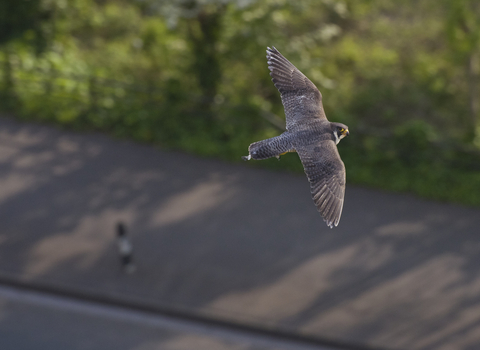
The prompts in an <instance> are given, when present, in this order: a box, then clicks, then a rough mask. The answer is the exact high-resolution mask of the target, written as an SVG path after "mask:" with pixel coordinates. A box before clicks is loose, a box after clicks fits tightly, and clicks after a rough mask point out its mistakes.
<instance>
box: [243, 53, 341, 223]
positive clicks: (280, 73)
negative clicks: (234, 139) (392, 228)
mask: <svg viewBox="0 0 480 350" xmlns="http://www.w3.org/2000/svg"><path fill="white" fill-rule="evenodd" d="M267 59H268V68H269V69H270V75H271V77H272V81H273V83H274V84H275V86H276V88H277V89H278V91H279V92H280V96H281V98H282V103H283V106H284V108H285V118H286V127H287V131H285V132H284V133H283V134H281V135H279V136H276V137H273V138H270V139H267V140H262V141H258V142H254V143H252V144H251V145H250V146H249V148H248V150H249V155H248V156H247V157H243V159H245V160H249V159H266V158H270V157H275V156H277V157H278V156H279V155H281V154H283V153H285V152H291V151H296V152H297V153H298V155H299V157H300V160H301V161H302V164H303V168H304V169H305V174H306V175H307V178H308V181H309V182H310V192H311V194H312V199H313V201H314V203H315V206H316V207H317V210H318V211H319V212H320V215H321V216H322V218H323V219H324V220H325V222H326V223H327V225H328V226H329V227H330V228H332V227H333V226H337V225H338V223H339V221H340V216H341V215H342V208H343V200H344V196H345V165H344V164H343V162H342V160H341V158H340V155H339V153H338V150H337V146H336V143H338V141H340V139H341V138H342V137H345V136H346V135H348V127H347V126H346V125H344V124H340V123H331V122H329V121H328V120H327V117H326V116H325V113H324V111H323V105H322V95H321V93H320V91H318V89H317V88H316V87H315V85H314V84H313V83H312V82H311V81H310V80H309V79H308V78H307V77H306V76H305V75H303V74H302V72H300V71H299V70H298V69H297V68H295V66H294V65H293V64H291V63H290V62H289V61H288V60H287V59H286V58H285V57H283V56H282V54H281V53H280V52H279V51H278V50H277V49H276V48H275V47H273V48H268V49H267ZM340 133H341V134H340Z"/></svg>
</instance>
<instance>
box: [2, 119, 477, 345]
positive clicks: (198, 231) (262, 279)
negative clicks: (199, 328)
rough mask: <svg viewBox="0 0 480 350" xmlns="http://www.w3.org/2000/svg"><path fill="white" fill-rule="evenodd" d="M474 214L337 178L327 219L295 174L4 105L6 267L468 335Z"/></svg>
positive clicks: (306, 318) (470, 340) (121, 289)
mask: <svg viewBox="0 0 480 350" xmlns="http://www.w3.org/2000/svg"><path fill="white" fill-rule="evenodd" d="M252 141H255V140H252ZM353 141H354V139H349V142H353ZM247 147H248V145H246V146H245V149H247ZM339 150H340V153H341V144H340V145H339ZM239 156H240V155H239ZM287 156H293V157H296V155H295V154H289V155H287ZM273 161H276V160H273ZM346 167H347V172H348V164H346ZM119 221H122V222H124V223H125V224H126V225H127V227H128V229H129V234H130V237H131V241H132V243H133V250H134V252H133V254H134V261H135V263H136V266H137V270H136V272H135V273H133V274H125V273H123V272H122V271H121V269H120V264H119V257H118V252H117V246H116V241H115V231H114V228H115V225H116V224H117V222H119ZM479 226H480V210H479V209H476V208H467V207H463V206H459V205H453V204H445V203H437V202H431V201H426V200H422V199H418V198H416V197H414V196H409V195H399V194H390V193H384V192H380V191H375V190H370V189H364V188H358V187H354V186H351V185H348V184H347V192H346V199H345V206H344V209H343V215H342V219H341V221H340V224H339V226H338V227H337V228H334V229H330V228H328V227H327V226H326V225H325V223H324V222H323V220H322V219H321V217H320V215H319V214H318V213H317V211H316V209H315V207H314V205H313V202H312V200H311V198H310V193H309V185H308V181H307V180H306V177H305V176H304V175H302V174H290V173H279V172H272V171H267V170H262V169H258V168H254V167H252V166H250V165H249V164H248V163H238V164H229V163H225V162H221V161H218V160H212V159H202V158H199V157H194V156H191V155H187V154H183V153H179V152H166V151H162V150H160V149H157V148H155V147H150V146H145V145H139V144H135V143H132V142H127V141H119V140H114V139H111V138H109V137H107V136H104V135H100V134H95V133H83V134H81V133H73V132H66V131H62V130H59V129H56V128H54V127H47V126H41V125H37V124H31V123H20V122H17V121H15V120H13V119H8V118H0V282H1V281H2V280H3V281H12V280H16V281H20V282H21V283H23V284H25V285H28V284H31V285H32V286H33V285H37V286H38V285H41V286H47V287H48V288H52V289H56V290H60V291H61V290H67V291H68V290H69V291H77V292H79V293H82V294H83V295H95V296H101V297H102V298H106V299H108V298H112V299H115V300H124V301H125V302H140V303H142V305H151V306H152V308H158V309H162V308H163V309H170V310H182V312H190V313H192V314H195V315H200V316H205V317H208V318H214V319H220V320H225V321H228V322H233V323H238V324H243V325H250V326H253V327H255V326H261V327H266V328H268V329H273V330H275V329H278V330H280V331H287V332H294V333H297V334H304V335H306V336H309V337H316V338H319V339H325V340H328V341H333V342H337V341H338V342H339V343H346V344H362V345H367V346H374V347H379V348H385V349H440V350H447V349H455V350H461V349H465V350H466V349H478V348H480V239H479V236H480V229H479ZM0 316H1V317H0V331H1V329H3V327H5V326H6V325H7V324H8V313H6V311H5V307H4V306H2V304H1V303H0ZM137 345H138V344H137ZM139 348H140V347H139ZM132 349H133V348H132Z"/></svg>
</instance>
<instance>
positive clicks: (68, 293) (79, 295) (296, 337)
mask: <svg viewBox="0 0 480 350" xmlns="http://www.w3.org/2000/svg"><path fill="white" fill-rule="evenodd" d="M0 286H3V287H9V288H15V289H17V290H19V291H25V292H36V293H42V294H44V295H46V296H50V297H59V298H63V299H70V300H72V301H79V302H88V303H90V304H97V305H98V306H111V307H115V308H119V309H123V310H126V311H129V310H130V311H136V312H142V313H145V314H147V315H152V316H154V315H157V316H161V317H166V318H169V319H171V320H172V321H181V322H186V323H189V324H192V325H198V326H208V327H210V328H213V329H218V330H223V331H227V332H231V333H237V334H240V335H244V336H246V337H249V336H251V337H255V338H263V339H265V340H267V341H268V340H270V341H275V342H286V343H289V344H290V345H292V346H293V347H294V346H295V344H297V345H298V346H307V347H312V348H318V349H325V348H329V350H334V349H335V350H386V349H380V348H377V347H371V346H364V345H359V344H348V343H343V342H340V341H335V340H328V339H321V338H318V337H314V336H311V335H307V334H301V333H296V332H292V331H291V330H287V329H282V328H281V327H278V326H274V327H273V326H272V327H269V326H265V325H264V324H246V323H238V322H235V321H231V320H223V319H220V318H218V317H213V316H209V315H205V314H200V313H195V312H192V311H191V310H187V309H182V308H178V307H164V306H158V305H151V304H147V303H144V302H141V301H139V300H131V299H130V300H129V299H126V298H125V296H122V297H120V296H112V295H102V294H99V293H95V292H92V291H88V292H85V291H80V290H74V289H71V288H68V287H65V286H54V285H52V284H46V283H42V282H39V281H31V280H29V281H26V280H20V279H18V277H17V278H15V277H13V276H9V275H6V274H4V273H0Z"/></svg>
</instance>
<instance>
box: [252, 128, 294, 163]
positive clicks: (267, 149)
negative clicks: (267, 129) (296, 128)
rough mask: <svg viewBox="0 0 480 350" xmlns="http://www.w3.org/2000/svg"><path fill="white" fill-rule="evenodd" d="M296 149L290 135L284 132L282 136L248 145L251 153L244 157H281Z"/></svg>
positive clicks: (258, 158) (259, 158)
mask: <svg viewBox="0 0 480 350" xmlns="http://www.w3.org/2000/svg"><path fill="white" fill-rule="evenodd" d="M291 151H294V148H293V146H292V143H291V142H290V138H289V135H288V134H286V133H283V134H282V135H280V136H277V137H272V138H270V139H266V140H262V141H258V142H254V143H252V144H251V145H250V146H249V147H248V153H249V155H248V156H246V157H242V159H243V160H249V159H257V160H261V159H267V158H271V157H277V158H278V157H279V156H280V155H281V154H283V153H286V152H291Z"/></svg>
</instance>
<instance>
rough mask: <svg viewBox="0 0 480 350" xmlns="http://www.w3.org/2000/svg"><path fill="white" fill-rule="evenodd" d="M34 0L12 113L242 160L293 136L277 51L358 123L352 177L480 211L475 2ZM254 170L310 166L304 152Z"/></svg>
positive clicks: (14, 37)
mask: <svg viewBox="0 0 480 350" xmlns="http://www.w3.org/2000/svg"><path fill="white" fill-rule="evenodd" d="M12 3H13V2H12ZM29 3H31V4H32V6H31V7H29V8H28V9H27V8H24V7H22V6H23V5H24V3H23V2H22V1H19V2H18V4H17V5H15V6H17V7H15V9H14V10H15V16H16V17H15V19H12V20H10V19H8V18H6V17H5V16H3V17H1V16H0V21H1V22H2V24H3V25H4V28H5V26H6V25H7V26H9V28H11V29H9V33H10V34H9V35H8V36H7V35H4V37H1V41H0V51H1V56H0V103H1V109H2V110H9V111H11V112H13V113H14V114H15V115H17V116H18V117H20V118H25V119H35V120H41V121H45V122H53V123H60V124H61V125H65V126H68V127H72V128H77V129H96V130H102V131H105V132H108V133H110V134H112V135H115V136H117V137H122V138H133V139H135V140H138V141H142V142H149V143H154V144H158V145H160V146H162V147H164V148H174V149H181V150H185V151H187V152H192V153H195V154H199V155H204V156H214V157H221V158H223V159H228V160H239V159H240V156H241V155H245V154H246V152H247V147H248V145H249V144H250V143H251V142H253V141H257V140H260V139H263V138H267V137H272V136H275V135H277V134H278V133H280V132H281V130H279V129H278V128H276V127H275V126H273V124H272V123H270V122H269V121H268V120H267V119H268V118H267V119H266V118H265V116H269V118H270V120H271V118H272V115H273V116H275V115H278V116H283V106H282V105H281V101H280V98H279V94H278V91H277V90H276V89H275V87H274V86H273V84H272V83H271V81H270V77H269V75H268V70H267V68H266V62H265V59H264V54H265V48H266V46H272V45H274V46H276V47H277V48H278V49H279V50H280V51H281V52H282V53H283V54H284V55H285V56H286V57H288V58H289V59H290V60H291V61H292V62H293V63H294V64H295V65H296V66H297V67H298V68H299V69H300V70H302V71H303V72H304V73H305V74H306V75H307V76H308V77H310V78H311V80H312V81H313V82H314V83H315V84H316V85H317V86H318V87H319V88H320V90H321V91H322V94H323V97H324V106H325V110H326V112H327V115H328V117H329V119H330V120H333V121H342V122H344V123H345V124H347V125H349V127H350V132H351V136H350V137H349V138H348V139H346V140H344V141H342V143H341V144H340V145H339V150H340V153H341V154H342V158H343V159H344V162H345V163H346V166H347V177H348V181H349V183H357V184H363V185H368V186H374V187H379V188H384V189H388V190H394V191H402V192H413V193H417V194H419V195H422V196H426V197H429V198H435V199H439V200H452V201H458V202H463V203H467V204H472V205H480V197H478V196H477V195H476V193H479V192H480V172H479V171H480V169H479V168H480V167H479V166H478V165H477V164H479V159H480V157H479V153H478V148H477V146H476V145H477V143H475V142H476V141H475V140H476V138H475V132H477V131H476V130H477V129H478V133H477V134H478V135H480V126H479V125H480V123H479V121H478V118H477V117H476V115H475V113H476V112H475V108H476V107H475V106H476V105H475V103H476V101H477V100H478V96H477V95H478V94H477V95H476V94H475V91H476V90H475V89H476V86H477V85H478V79H479V78H478V76H477V75H475V74H477V73H475V72H476V71H475V67H476V66H475V64H477V66H480V62H477V61H478V57H479V55H478V52H479V50H478V49H479V40H478V37H479V33H480V32H479V30H478V23H480V13H478V11H477V10H478V6H477V5H475V2H472V1H467V0H462V1H460V2H455V4H454V2H448V1H443V2H438V1H435V0H425V1H422V2H418V1H414V0H408V1H406V2H402V3H401V4H400V3H398V2H395V1H392V0H374V1H372V0H323V1H307V0H304V1H288V0H280V1H278V0H265V1H254V0H251V1H248V0H237V1H234V0H231V1H226V0H204V1H199V0H176V1H171V2H159V1H156V0H142V1H140V0H139V1H136V2H131V1H121V0H102V1H100V0H72V1H64V0H49V1H46V0H45V1H40V0H39V1H34V0H30V2H29ZM22 4H23V5H22ZM9 6H10V5H9ZM12 6H13V5H12ZM476 6H477V7H476ZM12 11H13V10H12ZM12 18H13V17H12ZM32 18H33V19H35V21H33V22H32V21H30V22H29V20H30V19H32ZM36 33H37V34H36ZM40 34H41V35H40ZM42 35H43V37H42ZM42 38H43V39H42ZM45 38H47V39H48V40H46V39H45ZM40 44H41V45H40ZM39 45H40V46H42V45H43V50H39V49H38V47H40V46H39ZM466 62H467V63H469V64H470V63H472V64H473V65H466ZM465 67H467V68H468V67H469V68H468V69H466V68H465ZM469 69H470V70H469ZM273 118H275V117H273ZM276 118H277V119H278V120H280V121H281V120H282V118H281V117H276ZM478 139H480V138H478ZM477 141H478V140H477ZM252 163H253V162H250V163H249V164H252ZM252 166H266V167H271V168H275V169H277V168H282V169H289V170H292V171H302V168H301V164H300V162H299V161H298V157H297V156H296V155H293V154H288V155H285V156H283V157H282V160H281V161H280V162H278V161H277V160H275V159H272V160H268V161H265V162H258V163H254V165H252Z"/></svg>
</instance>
